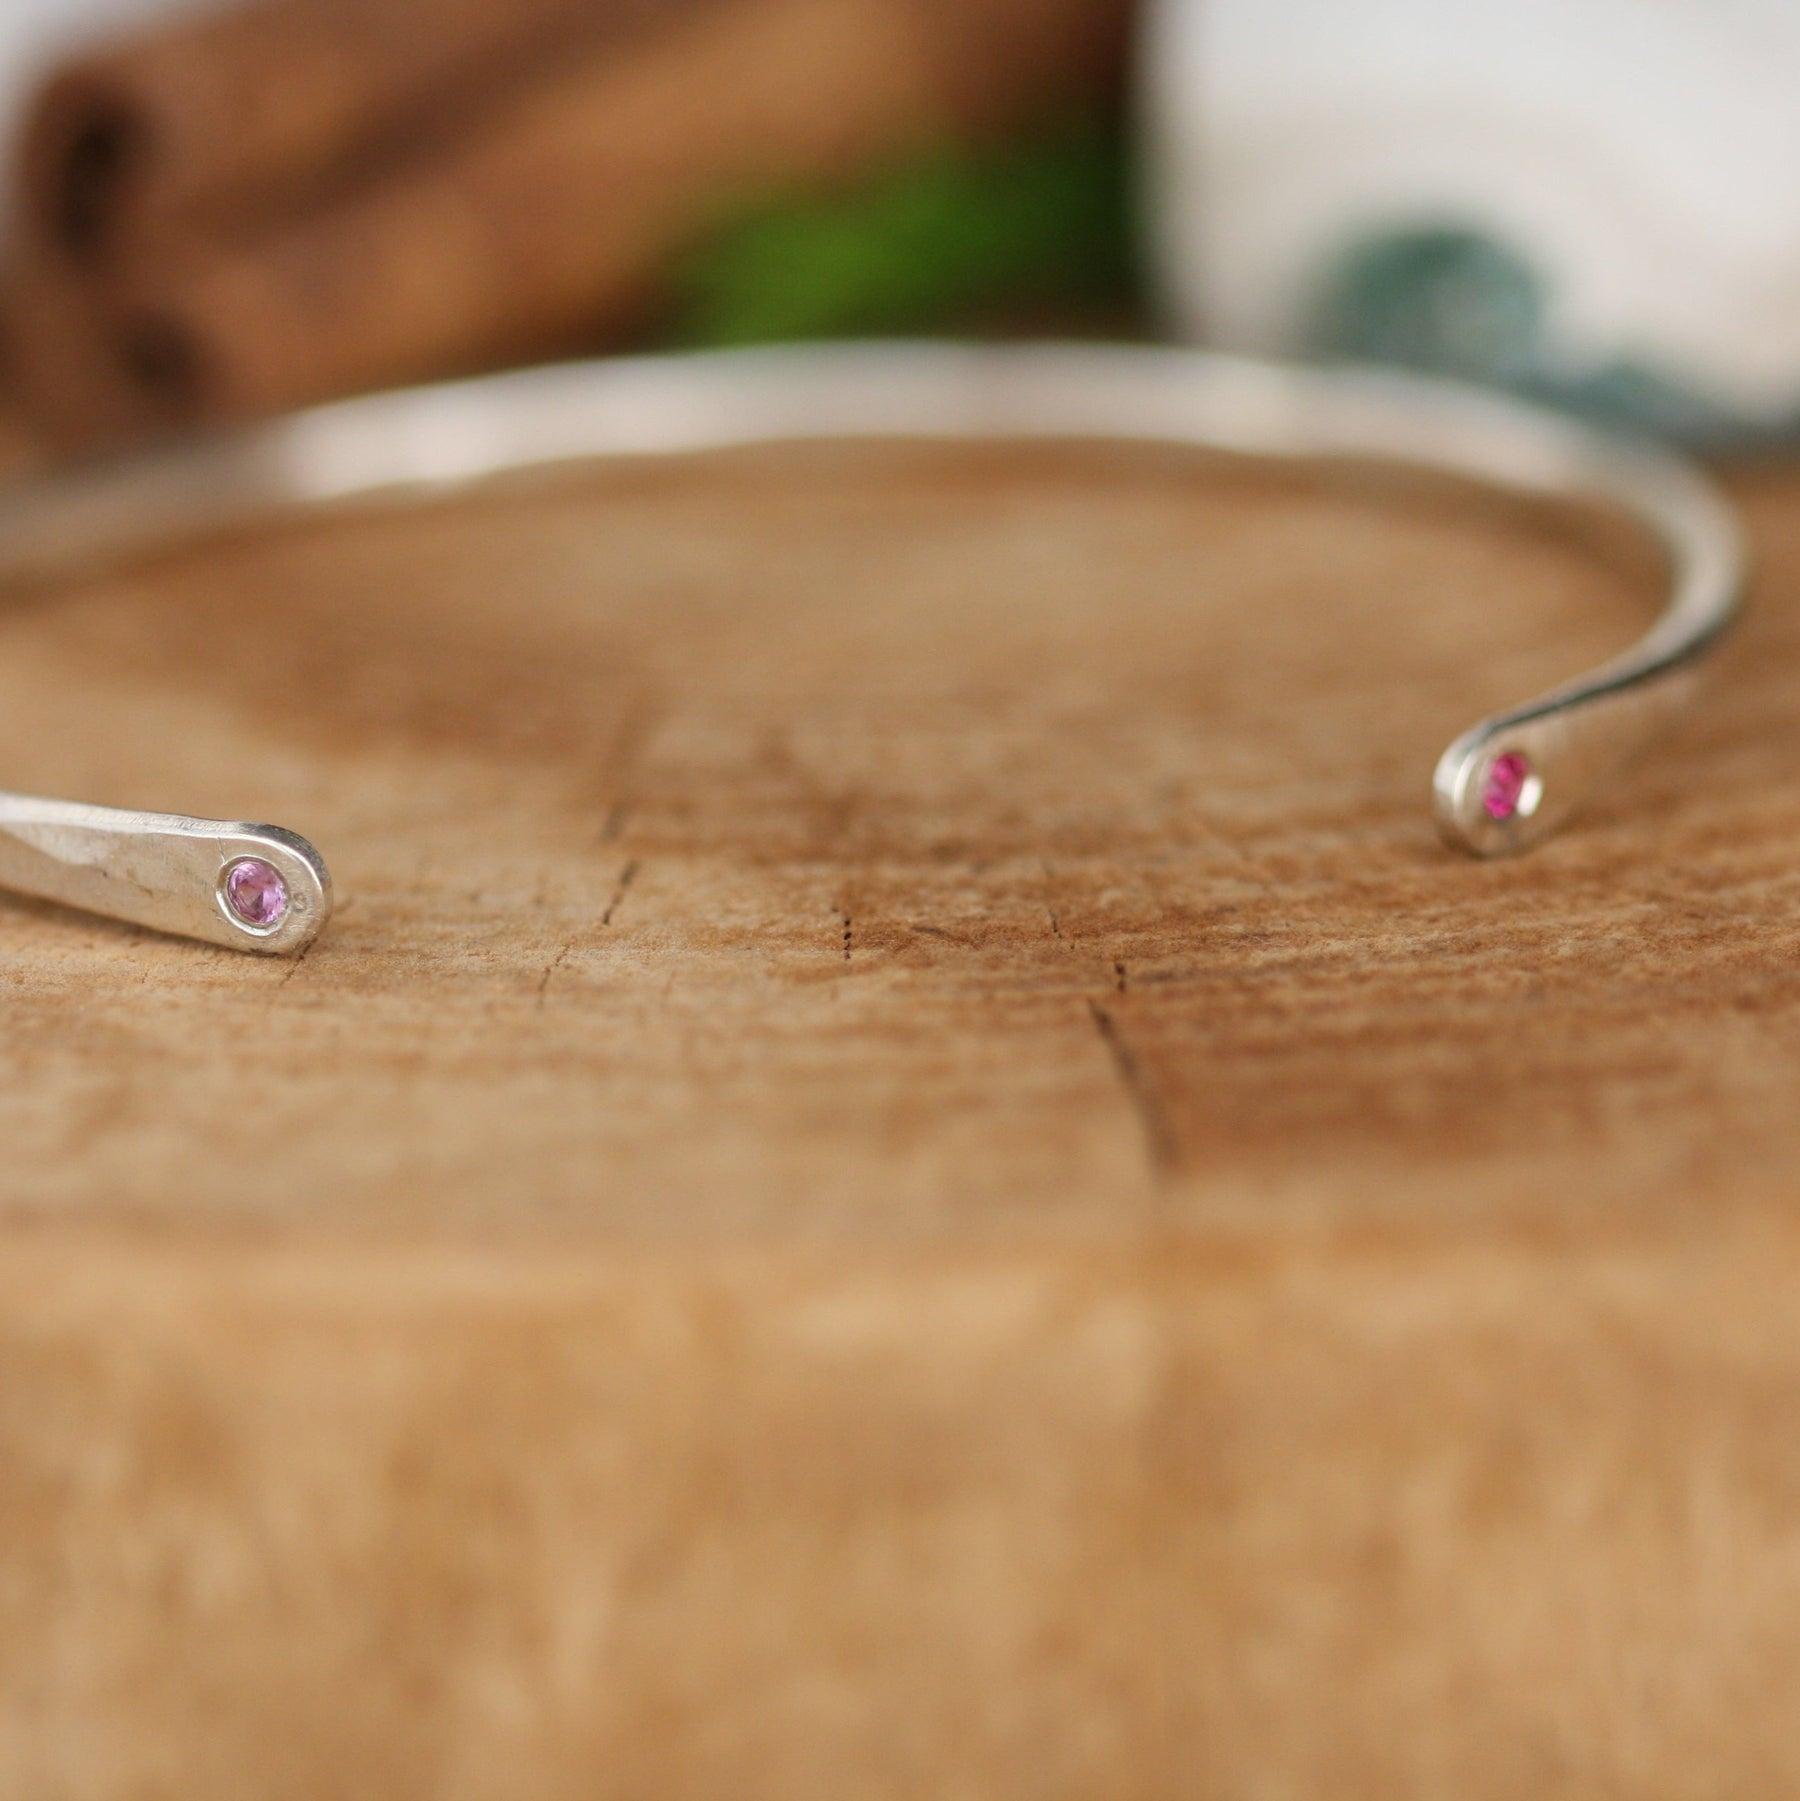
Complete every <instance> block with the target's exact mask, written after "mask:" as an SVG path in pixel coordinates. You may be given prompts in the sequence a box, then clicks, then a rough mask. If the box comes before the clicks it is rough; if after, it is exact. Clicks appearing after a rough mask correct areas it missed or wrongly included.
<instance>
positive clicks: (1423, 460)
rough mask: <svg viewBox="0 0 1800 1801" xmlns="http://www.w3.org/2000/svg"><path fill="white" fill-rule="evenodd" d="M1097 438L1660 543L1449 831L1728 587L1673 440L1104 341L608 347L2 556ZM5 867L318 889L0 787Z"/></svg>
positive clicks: (314, 422) (67, 505)
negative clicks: (1637, 610)
mask: <svg viewBox="0 0 1800 1801" xmlns="http://www.w3.org/2000/svg"><path fill="white" fill-rule="evenodd" d="M871 437H914V438H1015V439H1018V438H1076V439H1079V438H1118V439H1134V440H1146V441H1160V442H1165V443H1171V444H1178V445H1191V446H1196V447H1199V448H1204V449H1207V450H1214V451H1224V452H1229V453H1234V454H1241V455H1248V456H1255V457H1274V458H1289V459H1291V458H1333V459H1338V458H1345V457H1356V458H1369V459H1374V460H1377V461H1384V462H1390V463H1399V464H1408V465H1415V466H1420V467H1424V468H1428V469H1434V470H1440V471H1445V472H1448V473H1451V474H1454V475H1457V476H1460V477H1464V478H1471V479H1474V480H1476V481H1480V482H1485V483H1488V484H1492V485H1494V486H1497V487H1500V488H1504V489H1508V490H1511V491H1513V492H1515V493H1520V494H1525V495H1536V496H1541V497H1545V498H1552V499H1556V500H1589V501H1599V502H1602V503H1605V504H1609V505H1611V506H1613V507H1616V508H1618V509H1620V510H1622V511H1623V512H1625V513H1627V514H1628V515H1630V516H1631V517H1632V518H1634V519H1635V520H1637V521H1638V522H1639V523H1641V524H1642V525H1644V526H1646V527H1648V528H1649V529H1650V531H1651V532H1652V533H1654V534H1655V536H1656V537H1657V538H1658V539H1659V540H1660V542H1661V544H1662V546H1663V549H1664V550H1665V552H1666V553H1667V558H1668V566H1669V571H1670V581H1669V588H1668V593H1667V598H1666V601H1665V603H1664V606H1663V609H1662V612H1661V614H1660V616H1659V617H1658V618H1657V620H1656V622H1655V623H1654V624H1653V625H1652V626H1651V628H1650V629H1649V631H1648V632H1646V633H1645V634H1644V636H1643V637H1642V638H1641V639H1639V640H1638V642H1637V643H1636V644H1635V645H1634V646H1632V648H1631V649H1630V650H1628V651H1626V652H1625V653H1624V654H1622V655H1621V656H1618V657H1615V658H1614V659H1613V660H1612V661H1610V662H1608V663H1606V664H1603V665H1602V666H1601V667H1600V668H1598V669H1595V670H1592V671H1591V672H1589V673H1588V674H1586V675H1584V676H1581V677H1579V678H1577V679H1576V680H1574V681H1571V682H1569V683H1566V684H1565V685H1564V686H1562V687H1560V688H1557V689H1555V690H1554V691H1553V692H1551V693H1549V694H1545V695H1543V696H1540V697H1539V698H1538V699H1536V700H1531V701H1527V702H1526V703H1525V704H1523V705H1522V706H1518V707H1515V708H1513V709H1512V710H1511V711H1509V712H1505V713H1499V714H1496V715H1494V716H1493V717H1492V718H1489V719H1484V720H1482V721H1481V722H1480V723H1479V724H1478V725H1474V726H1471V727H1470V728H1469V730H1468V731H1466V732H1464V733H1463V734H1462V735H1461V737H1459V738H1457V739H1456V740H1455V742H1454V743H1452V744H1451V745H1450V747H1449V748H1448V749H1447V750H1446V751H1445V752H1444V754H1443V756H1442V757H1441V758H1440V759H1439V761H1438V765H1437V773H1436V777H1435V779H1434V782H1433V807H1434V810H1435V814H1436V818H1437V823H1438V827H1439V829H1440V830H1441V832H1442V833H1443V836H1444V837H1445V839H1446V840H1447V841H1448V842H1449V843H1450V844H1452V845H1454V846H1456V847H1458V848H1460V849H1462V850H1466V851H1469V852H1472V853H1473V854H1475V855H1477V856H1494V855H1497V854H1500V853H1503V852H1507V851H1514V850H1520V849H1523V848H1524V847H1526V846H1528V845H1530V844H1534V843H1536V842H1537V840H1538V839H1540V838H1542V837H1543V836H1545V835H1546V834H1547V833H1548V832H1550V831H1552V830H1553V829H1554V828H1555V827H1556V826H1557V825H1558V824H1559V823H1560V822H1561V821H1562V820H1563V819H1564V818H1565V817H1566V816H1567V815H1568V813H1569V812H1570V810H1571V809H1572V808H1574V807H1575V806H1577V805H1578V804H1579V803H1580V802H1581V800H1582V799H1583V798H1584V797H1585V796H1586V795H1588V794H1590V793H1592V792H1593V791H1594V789H1595V788H1596V787H1597V786H1598V785H1599V784H1600V783H1602V782H1603V781H1604V780H1605V779H1606V778H1607V777H1608V776H1609V775H1610V774H1611V773H1612V772H1613V771H1614V770H1615V769H1616V768H1617V767H1618V766H1619V765H1620V764H1622V763H1623V762H1624V761H1625V760H1626V759H1627V758H1628V757H1629V756H1630V754H1631V752H1632V751H1633V750H1634V748H1636V747H1637V746H1638V745H1639V744H1641V743H1642V741H1643V740H1644V739H1645V737H1646V736H1648V735H1649V734H1650V733H1651V732H1652V731H1653V730H1654V729H1655V728H1656V727H1657V726H1658V725H1659V724H1661V723H1662V722H1663V720H1664V719H1665V718H1666V717H1667V716H1668V715H1670V714H1671V713H1673V712H1674V711H1676V710H1677V709H1678V708H1679V707H1680V706H1681V705H1682V704H1683V703H1684V702H1685V700H1686V699H1687V697H1688V694H1689V691H1690V688H1691V685H1692V682H1693V678H1694V676H1695V674H1696V672H1697V669H1698V666H1699V664H1700V662H1701V660H1702V659H1703V658H1704V656H1705V654H1706V653H1707V651H1708V650H1709V649H1710V648H1711V646H1712V645H1713V643H1714V642H1715V640H1716V639H1717V638H1718V637H1719V635H1720V633H1721V632H1722V631H1723V630H1724V629H1725V627H1726V626H1727V625H1729V624H1730V622H1731V619H1732V617H1733V615H1734V613H1735V612H1736V610H1737V607H1738V604H1739V593H1740V588H1741V585H1742V574H1743V554H1742V550H1741V546H1740V543H1739V536H1738V532H1737V528H1736V526H1735V524H1734V522H1733V519H1732V516H1731V514H1730V512H1729V510H1728V509H1727V508H1726V506H1725V505H1724V503H1723V501H1722V500H1721V499H1720V497H1719V496H1718V494H1717V493H1716V491H1715V490H1714V488H1713V487H1712V485H1711V484H1710V483H1709V482H1708V481H1707V480H1706V479H1705V478H1704V477H1703V476H1701V475H1700V474H1699V473H1698V472H1697V471H1696V470H1694V469H1693V468H1691V467H1690V466H1689V465H1688V464H1687V463H1685V462H1684V461H1683V460H1681V459H1680V458H1678V457H1676V456H1674V455H1672V454H1670V453H1668V452H1665V451H1662V450H1658V449H1655V448H1652V447H1649V446H1646V445H1641V444H1637V443H1634V442H1630V441H1627V440H1622V439H1615V438H1613V437H1610V436H1608V435H1606V434H1605V433H1602V432H1598V431H1594V430H1590V429H1588V428H1586V427H1584V426H1580V425H1577V424H1574V423H1571V422H1569V421H1567V420H1565V419H1562V418H1560V417H1558V416H1556V415H1554V414H1551V413H1548V412H1544V411H1540V410H1538V409H1536V408H1533V407H1530V406H1527V405H1524V404H1521V403H1518V402H1514V401H1510V400H1504V399H1500V398H1497V397H1494V396H1491V395H1488V394H1484V393H1479V392H1476V391H1473V390H1465V389H1461V388H1457V387H1453V386H1449V385H1446V384H1441V383H1437V382H1432V381H1426V380H1422V379H1415V378H1413V377H1409V376H1405V375H1399V374H1392V373H1387V372H1377V371H1372V370H1369V371H1365V370H1344V371H1336V370H1301V369H1291V368H1280V367H1274V366H1269V365H1263V364H1257V363H1249V362H1240V361H1236V360H1232V359H1227V358H1223V357H1217V356H1212V355H1208V354H1205V353H1203V352H1199V351H1189V350H1167V349H1150V348H1136V347H1111V346H1098V345H1005V346H993V347H980V348H975V347H962V346H955V345H936V344H921V345H912V344H879V345H847V346H807V347H804V348H795V349H788V348H780V349H757V350H745V351H725V352H707V353H702V354H697V355H691V356H675V357H644V358H635V359H620V360H609V361H601V362H592V363H585V364H575V365H569V366H563V367H557V368H549V369H540V370H530V371H526V372H523V373H519V374H509V375H501V376H492V377H488V378H485V379H482V380H477V381H471V382H463V383H456V384H452V385H447V386H442V387H435V388H423V389H418V390H414V391H411V392H405V393H396V394H382V395H375V396H372V397H370V398H368V399H362V400H354V401H349V402H345V403H342V404H339V405H335V406H329V407H322V408H319V409H317V410H315V411H312V412H307V413H301V414H298V415H295V416H293V417H290V418H286V419H282V420H278V421H275V422H274V423H271V424H268V425H263V426H259V427H255V428H253V429H251V430H248V431H245V432H242V433H238V434H235V435H232V436H230V437H224V438H219V439H214V440H210V441H206V442H202V443H198V444H194V445H190V446H185V447H180V448H176V449H171V450H166V451H161V452H157V453H153V454H149V455H146V456H143V457H139V458H136V459H132V460H127V461H123V462H119V463H116V464H112V465H109V466H102V467H98V468H92V469H87V470H82V471H77V472H74V473H70V474H63V475H52V476H48V477H44V478H40V479H37V480H34V481H30V482H26V483H22V484H19V485H16V486H14V487H13V488H11V489H10V490H9V491H7V492H6V494H5V495H4V498H3V499H0V577H11V578H20V577H43V576H46V575H52V574H57V573H61V572H65V571H67V570H69V569H70V568H72V567H78V566H83V565H87V564H90V563H91V562H93V561H94V560H95V559H107V560H116V559H117V558H118V557H119V556H121V555H123V554H126V553H129V552H131V551H134V550H144V549H149V548H161V547H165V546H167V545H169V544H171V543H173V542H176V541H179V540H181V539H183V538H189V537H193V536H195V535H198V534H201V533H204V532H207V531H209V530H214V529H217V528H220V527H222V526H226V525H229V524H235V523H238V522H241V521H243V520H245V519H247V518H254V517H258V516H262V515H266V514H270V513H280V512H284V511H291V510H293V509H296V508H304V507H307V506H312V505H317V504H321V503H329V502H334V501H341V500H346V499H350V498H353V497H362V496H371V495H379V496H390V495H391V496H393V497H396V498H399V497H402V496H404V495H408V494H415V495H431V494H437V493H441V492H443V491H445V490H446V489H449V488H453V487H455V486H456V485H458V484H463V483H469V482H475V481H480V480H481V479H483V478H484V477H488V476H492V475H496V474H500V473H502V472H507V471H512V470H519V469H526V468H532V467H538V466H543V465H547V464H552V463H559V462H568V461H576V460H580V459H584V458H593V457H604V456H618V455H630V456H643V455H654V454H663V453H679V452H684V451H699V450H711V449H717V448H722V447H726V446H733V445H744V444H753V443H759V442H770V441H776V440H786V439H797V438H871ZM0 887H6V888H10V889H14V890H17V891H19V892H21V893H25V894H31V895H36V896H39V897H40V898H43V899H46V900H51V901H57V902H61V903H63V904H65V905H67V906H71V907H78V908H81V909H83V910H85V911H88V912H92V913H101V914H106V915H109V916H110V917H112V918H115V919H123V920H129V921H132V922H134V923H136V924H138V925H143V926H149V927H152V928H154V929H156V930H159V931H164V932H174V933H180V934H183V935H185V936H187V937H191V938H199V939H204V940H205V941H207V942H208V943H211V944H220V945H227V946H230V947H231V948H233V949H236V950H249V951H267V952H276V953H292V952H297V951H300V950H303V949H304V948H305V947H306V946H307V945H308V944H310V943H311V942H312V940H313V939H314V938H315V937H317V935H318V933H319V932H320V930H321V929H322V928H323V926H324V925H325V922H326V920H327V918H328V916H329V914H330V911H331V879H330V877H329V875H328V874H327V873H326V868H325V863H324V860H323V859H322V858H321V857H320V855H319V853H318V852H317V851H316V850H315V849H314V848H313V847H312V845H311V844H309V843H308V842H307V841H306V840H305V839H304V838H300V837H298V836H296V835H295V834H294V833H292V832H287V831H283V830H281V829H280V828H278V827H275V826H267V825H243V824H224V823H219V822H217V821H212V820H204V819H191V818H187V817H185V816H182V815H179V814H167V813H142V812H135V811H131V810H128V809H120V808H111V807H93V806H84V805H82V804H80V803H78V802H74V801H61V800H40V799H33V798H29V797H27V796H23V795H14V794H0Z"/></svg>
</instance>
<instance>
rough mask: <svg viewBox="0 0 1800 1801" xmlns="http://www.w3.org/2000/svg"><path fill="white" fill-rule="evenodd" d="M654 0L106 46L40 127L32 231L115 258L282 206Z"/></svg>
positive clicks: (268, 6) (178, 32)
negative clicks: (173, 234) (187, 229)
mask: <svg viewBox="0 0 1800 1801" xmlns="http://www.w3.org/2000/svg"><path fill="white" fill-rule="evenodd" d="M657 3H658V0H258V3H257V4H253V5H249V6H242V7H237V8H232V9H229V10H226V11H223V12H218V13H215V14H209V15H206V16H203V17H200V18H197V19H186V20H180V21H177V22H175V23H173V24H170V25H166V26H164V27H161V28H160V29H156V30H153V31H151V32H149V33H146V34H143V35H139V36H136V37H133V38H130V39H128V40H125V41H123V42H120V43H118V44H116V45H115V46H112V47H103V48H100V49H97V50H95V51H93V52H91V53H90V54H87V55H85V56H82V57H80V58H79V59H78V60H76V61H75V62H73V63H71V64H69V65H67V66H65V67H64V68H63V69H62V70H61V71H60V73H59V74H58V75H57V76H56V77H55V78H54V79H53V80H51V81H50V82H49V83H48V84H47V85H46V87H45V88H44V89H43V91H42V92H41V94H40V95H39V97H38V99H37V101H36V103H35V104H34V106H33V108H32V110H31V113H30V116H29V118H28V120H27V124H26V128H25V133H24V138H23V142H22V150H21V162H22V176H23V190H24V210H25V214H26V218H27V222H28V229H29V230H30V231H31V232H32V233H33V234H34V235H35V236H36V237H38V238H39V239H40V240H41V241H42V242H43V243H44V244H46V245H47V246H51V247H54V248H55V249H56V250H58V251H60V252H61V253H63V254H65V255H67V256H69V257H71V258H73V259H75V260H77V261H103V260H106V259H108V258H110V257H112V256H114V255H117V254H120V253H121V251H122V249H123V248H124V247H129V246H130V245H131V244H133V243H134V242H135V241H140V240H141V239H143V238H144V237H146V236H148V235H150V234H152V233H155V232H159V231H168V230H172V229H175V228H177V227H179V226H180V225H182V224H184V223H187V224H203V223H206V222H221V221H222V222H225V223H227V224H229V223H230V222H231V221H232V220H233V218H234V217H239V216H248V215H254V214H256V213H258V212H273V211H276V210H279V209H280V208H281V207H282V206H283V205H286V204H292V203H295V202H297V201H298V200H300V199H302V198H304V197H306V196H307V195H308V194H316V193H317V192H318V191H319V190H320V189H321V188H323V187H325V186H326V185H327V184H328V183H329V182H330V181H331V180H333V179H334V178H342V177H343V176H344V175H346V174H347V173H348V172H350V171H352V170H353V169H354V168H355V165H356V163H357V162H358V160H359V159H360V158H362V157H364V156H366V155H368V154H370V153H371V152H372V151H373V150H374V149H376V148H377V147H378V146H379V145H380V144H381V143H382V142H383V141H384V140H385V139H389V138H392V137H394V136H396V135H400V134H402V133H404V131H405V130H406V129H407V127H408V125H409V123H414V122H418V121H422V120H424V119H426V118H428V117H429V116H430V115H432V114H433V113H435V114H437V115H439V116H443V115H445V114H451V113H454V111H455V110H456V108H457V106H458V104H459V103H460V102H461V100H462V99H463V98H464V97H465V96H466V95H468V94H471V93H475V92H479V91H480V90H482V89H485V88H490V87H493V86H496V85H498V84H499V83H501V82H502V81H503V80H504V79H506V77H507V76H508V74H509V73H510V74H517V73H518V72H520V71H522V70H525V69H528V68H529V67H530V66H532V64H533V63H534V62H536V61H539V60H541V59H543V58H545V57H547V56H549V55H551V54H553V53H555V51H556V50H557V49H558V48H559V47H560V46H561V45H563V44H564V43H566V42H567V41H569V40H570V39H571V38H573V37H575V36H577V35H579V34H582V33H591V32H592V31H593V30H596V29H598V28H599V27H601V26H605V25H618V24H621V23H626V22H629V21H630V20H632V19H634V18H637V17H640V16H642V15H644V14H646V13H648V12H649V11H651V10H652V9H653V7H654V6H655V5H656V4H657ZM661 3H662V4H665V5H666V4H671V3H673V0H661Z"/></svg>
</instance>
